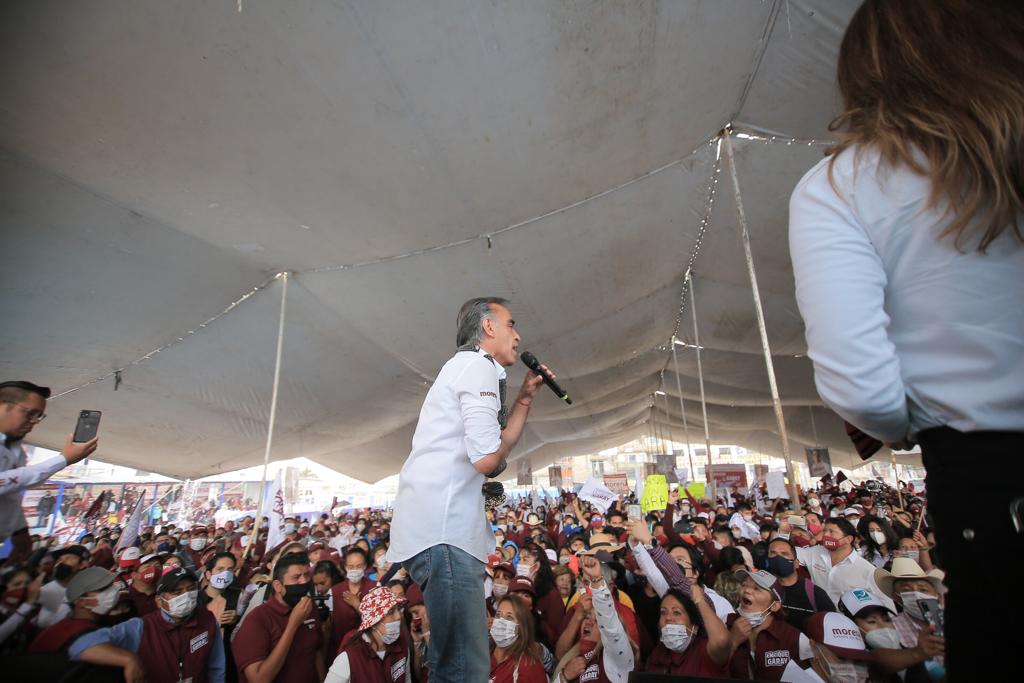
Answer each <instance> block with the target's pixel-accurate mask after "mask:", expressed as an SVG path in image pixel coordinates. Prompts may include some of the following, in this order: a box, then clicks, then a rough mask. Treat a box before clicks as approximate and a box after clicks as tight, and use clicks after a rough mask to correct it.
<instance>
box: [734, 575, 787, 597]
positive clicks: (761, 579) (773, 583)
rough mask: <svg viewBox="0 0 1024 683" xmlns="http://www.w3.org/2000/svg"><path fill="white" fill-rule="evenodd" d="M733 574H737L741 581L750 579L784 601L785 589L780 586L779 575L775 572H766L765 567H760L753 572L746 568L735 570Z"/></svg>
mask: <svg viewBox="0 0 1024 683" xmlns="http://www.w3.org/2000/svg"><path fill="white" fill-rule="evenodd" d="M733 576H735V577H736V578H737V579H739V580H740V581H746V580H747V579H750V580H751V581H753V582H754V583H755V584H757V587H758V588H760V589H762V590H766V591H768V592H769V593H771V594H772V595H774V596H775V599H776V600H778V601H779V602H782V593H783V591H782V589H781V588H780V587H779V579H778V577H776V576H775V575H774V574H771V573H769V572H766V571H765V570H763V569H758V570H757V571H753V572H750V571H747V570H746V569H740V570H739V571H737V572H735V573H734V574H733Z"/></svg>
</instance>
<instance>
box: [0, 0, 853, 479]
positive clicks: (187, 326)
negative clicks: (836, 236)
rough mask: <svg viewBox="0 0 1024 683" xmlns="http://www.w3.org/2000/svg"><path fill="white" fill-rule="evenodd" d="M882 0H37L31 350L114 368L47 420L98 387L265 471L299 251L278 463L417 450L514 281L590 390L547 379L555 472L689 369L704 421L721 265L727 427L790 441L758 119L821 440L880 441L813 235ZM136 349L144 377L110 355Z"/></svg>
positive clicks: (15, 280) (17, 285)
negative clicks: (832, 325)
mask: <svg viewBox="0 0 1024 683" xmlns="http://www.w3.org/2000/svg"><path fill="white" fill-rule="evenodd" d="M856 4H857V3H856V2H854V1H852V0H843V1H842V2H821V1H819V2H809V1H807V2H798V1H796V0H776V1H774V2H767V1H766V2H760V3H751V2H748V1H747V0H731V1H728V2H697V1H690V2H656V1H649V2H635V3H628V4H625V5H620V4H616V3H601V2H597V1H593V2H571V3H570V2H559V3H550V2H540V1H535V2H527V1H523V2H509V3H477V2H466V1H456V0H434V1H433V2H422V3H379V2H372V1H370V0H356V1H353V2H311V3H289V4H285V5H276V6H274V5H267V4H258V3H251V4H250V3H244V5H243V10H242V11H241V12H238V11H237V9H236V6H235V3H232V2H216V3H214V2H205V3H195V4H194V5H191V6H189V7H188V9H187V10H186V9H185V8H184V7H183V6H182V5H180V4H178V3H165V2H159V1H157V0H143V1H137V2H114V1H110V2H98V3H75V2H54V3H5V5H4V7H3V10H2V12H3V15H2V16H3V19H4V21H3V22H0V37H2V39H3V40H2V45H0V55H2V58H0V79H2V80H0V82H2V83H3V85H4V86H5V93H6V94H7V98H6V103H5V105H4V106H3V107H2V108H0V124H2V125H0V193H2V194H0V197H2V201H0V220H2V221H3V226H4V249H3V258H4V262H5V266H6V267H5V268H3V274H2V275H0V277H2V278H3V286H4V290H5V296H4V299H3V314H4V316H5V319H6V320H7V322H8V324H7V325H5V326H4V329H3V331H2V332H0V335H2V336H3V345H4V349H5V354H4V359H3V361H2V362H3V367H4V373H3V374H4V375H5V376H7V377H19V378H20V377H24V378H30V379H32V380H33V381H36V382H40V383H44V384H49V385H51V386H53V387H54V389H55V390H56V391H57V392H58V393H59V392H62V391H66V390H68V389H71V388H75V387H81V388H79V389H77V390H76V391H73V392H71V393H68V394H66V395H63V396H61V397H59V398H56V399H54V400H52V401H51V403H50V406H49V408H48V412H50V413H51V415H52V417H51V418H50V419H48V420H47V421H46V422H44V423H42V424H41V425H40V426H39V427H37V429H36V432H35V433H34V437H35V438H36V439H37V441H38V442H39V443H40V444H41V445H44V446H50V447H55V446H59V445H60V444H61V443H62V442H63V436H64V434H66V433H67V432H68V431H69V430H70V426H71V425H72V424H73V421H74V419H75V415H76V414H77V411H78V410H79V409H82V408H90V409H99V410H103V411H104V419H103V427H102V433H103V440H102V447H101V451H100V454H99V457H101V458H103V459H105V460H109V461H111V462H115V463H120V464H126V465H133V466H137V467H140V468H143V469H146V470H152V471H158V472H162V473H166V474H169V475H174V476H180V477H196V476H202V475H208V474H214V473H217V472H223V471H229V470H232V469H236V468H239V467H244V466H248V465H252V464H255V463H257V462H260V461H261V460H262V455H263V448H264V440H265V437H266V425H267V418H268V413H269V398H270V393H271V385H272V375H273V359H274V352H275V340H276V334H275V333H276V329H277V320H278V314H279V307H280V294H281V285H280V281H279V280H274V279H272V278H273V276H274V274H275V273H278V272H280V271H283V270H287V271H289V272H290V273H291V274H292V276H291V283H290V286H289V290H288V313H287V321H286V331H285V342H284V357H283V372H282V384H281V394H280V399H279V408H278V416H277V419H278V422H277V430H276V432H275V441H274V451H273V457H274V458H275V459H283V458H290V457H297V456H306V457H309V458H311V459H313V460H316V461H318V462H320V463H323V464H325V465H328V466H330V467H333V468H335V469H337V470H339V471H341V472H344V473H346V474H349V475H351V476H354V477H357V478H360V479H363V480H366V481H374V480H376V479H379V478H381V477H384V476H387V475H390V474H394V473H395V472H397V471H398V469H399V468H400V467H401V464H402V462H403V461H404V459H405V457H406V455H407V453H408V448H409V442H410V439H411V435H412V432H413V429H414V428H415V423H416V419H417V415H418V410H419V406H420V403H421V402H422V399H423V396H424V394H425V392H426V391H427V389H428V388H429V386H430V382H431V381H432V379H433V377H434V376H435V374H436V372H437V370H438V369H439V368H440V366H441V365H442V364H443V363H444V361H445V359H446V358H447V357H448V356H449V355H450V353H451V351H452V347H453V337H454V329H453V328H454V318H455V312H456V310H457V307H458V305H459V304H460V303H461V302H462V301H463V300H465V299H466V298H469V297H471V296H477V295H481V294H493V295H500V296H506V297H508V298H510V299H511V300H512V302H513V311H514V313H515V317H516V319H517V324H518V326H519V327H520V330H521V332H522V334H523V337H524V346H525V347H526V348H529V349H531V350H533V351H534V352H535V353H536V354H537V355H538V356H539V357H541V358H543V359H544V360H545V362H547V363H549V364H550V365H551V366H552V367H555V368H557V370H558V372H559V374H560V376H561V378H562V379H564V384H565V386H567V387H568V388H569V389H570V391H571V392H572V394H573V397H574V399H575V400H576V403H575V404H574V405H573V406H564V405H561V404H559V403H558V402H557V401H555V400H554V399H552V398H550V397H544V398H542V399H541V401H540V402H539V403H538V408H537V410H536V411H535V415H534V416H533V418H532V420H531V422H530V423H529V426H528V429H527V432H526V435H525V436H524V438H523V441H522V443H521V444H520V447H519V448H518V449H517V452H516V457H529V458H531V460H532V463H533V465H534V466H535V467H540V466H543V465H545V464H547V463H549V462H551V461H553V460H554V459H556V458H559V457H563V456H566V455H572V454H577V453H584V452H590V451H594V450H597V449H600V448H604V447H608V446H612V445H618V444H621V443H623V442H625V441H628V440H630V439H632V438H635V437H637V436H640V435H643V434H646V433H648V432H649V430H650V428H651V422H652V421H654V422H657V423H658V424H664V426H666V427H667V420H668V419H667V418H666V415H665V414H664V410H662V409H661V408H660V407H659V408H657V409H655V408H652V392H654V391H655V390H657V389H662V388H663V389H665V390H666V391H669V392H670V393H671V395H670V397H669V398H670V399H671V400H670V401H669V407H670V410H671V411H672V416H671V428H672V430H673V433H674V434H675V436H676V438H677V440H681V439H682V424H681V420H680V416H679V414H678V406H679V404H678V397H677V395H676V393H675V387H676V383H675V377H674V375H673V374H672V372H671V366H670V364H669V361H670V359H671V355H670V346H669V344H670V339H671V337H672V336H673V334H677V335H678V337H679V338H680V339H681V340H683V341H685V342H687V343H689V344H692V343H693V340H694V338H695V337H694V334H693V329H692V324H690V320H689V309H688V308H685V307H684V310H681V309H680V304H681V298H680V296H681V292H683V281H684V274H685V271H686V268H687V265H688V264H689V263H690V262H691V259H692V263H693V273H694V281H695V287H696V295H697V304H698V306H697V308H698V312H699V321H698V322H699V328H700V330H699V331H700V340H701V344H702V345H703V346H704V351H703V358H702V360H703V367H704V379H705V389H706V393H707V398H708V403H709V405H708V422H709V428H710V431H711V434H712V439H713V440H714V441H715V442H735V443H739V444H741V445H744V446H747V447H748V448H754V449H756V450H759V451H761V452H765V453H772V454H776V453H778V451H779V448H780V447H779V440H778V436H777V434H776V433H775V432H776V431H777V427H776V425H775V421H774V418H773V414H772V411H771V398H770V395H769V392H768V383H767V375H766V373H765V368H764V362H763V358H762V356H761V347H760V340H759V338H758V335H757V326H756V322H755V318H754V310H753V304H752V299H751V295H750V287H749V283H748V281H747V279H746V270H745V265H744V261H743V258H742V252H741V250H740V246H739V241H738V230H737V226H736V219H735V216H736V212H735V205H734V201H733V197H732V186H731V184H730V182H729V181H728V177H727V174H726V173H723V172H722V163H723V159H721V158H720V155H719V151H720V150H719V149H718V144H717V142H716V140H715V136H716V135H717V133H718V131H720V130H722V128H723V127H724V126H725V125H727V124H729V123H730V122H733V123H734V126H735V127H736V129H737V130H740V131H749V132H752V133H755V137H748V138H743V137H739V138H734V144H735V150H736V164H737V172H738V175H739V179H740V186H741V190H742V192H743V197H744V205H745V207H746V211H747V214H748V216H749V220H750V227H751V238H752V241H753V248H754V257H755V261H756V263H757V266H758V274H759V278H760V285H761V292H762V297H763V299H764V305H765V313H766V317H767V321H768V327H769V336H770V338H771V344H772V349H773V353H774V354H775V367H776V371H777V372H778V376H779V386H780V391H781V394H782V397H783V400H784V403H785V405H786V416H787V424H788V425H789V429H790V434H791V438H792V440H793V444H794V448H797V447H799V446H800V445H802V444H812V443H814V442H815V441H820V442H821V443H823V444H825V445H828V446H830V447H831V448H832V453H833V462H834V463H835V464H839V465H844V466H851V465H853V464H855V462H856V461H855V456H854V454H853V453H852V452H851V450H850V448H849V445H848V443H847V441H846V439H845V435H844V434H843V432H842V428H841V425H840V423H839V421H838V419H837V418H836V417H835V415H833V414H832V413H830V412H829V411H827V410H825V409H824V408H822V407H821V406H820V401H819V400H818V398H817V396H816V394H815V391H814V385H813V377H812V372H811V367H810V365H809V362H808V361H807V359H806V358H804V357H803V356H802V354H803V353H804V351H805V347H804V341H803V327H802V323H801V321H800V317H799V314H798V312H797V309H796V304H795V301H794V296H793V282H792V272H791V266H790V263H789V258H788V254H787V250H786V239H785V235H786V220H787V219H786V211H787V201H788V196H789V193H790V191H791V189H792V187H793V186H794V184H795V183H796V181H797V180H798V179H799V177H800V176H801V175H802V173H803V172H804V171H805V170H806V169H807V168H808V167H810V166H811V165H813V163H814V162H815V161H816V160H817V159H819V158H820V157H821V154H822V153H823V149H824V148H823V146H822V144H821V143H820V142H810V144H808V142H807V141H808V140H815V139H817V138H822V139H827V135H828V133H827V130H826V128H825V125H826V124H827V122H828V120H829V118H830V117H831V116H832V115H833V114H834V112H835V106H836V96H835V93H834V86H833V80H834V79H833V73H834V64H835V57H836V52H837V48H838V44H839V39H840V36H841V34H842V31H843V29H844V27H845V25H846V22H847V21H848V19H849V16H850V15H851V14H852V12H853V10H854V9H855V7H856ZM762 134H763V137H768V136H771V135H775V136H781V137H780V139H778V140H774V141H772V140H769V141H766V140H765V139H761V137H762ZM789 138H796V139H798V140H799V141H798V142H796V143H793V142H788V141H787V140H788V139H789ZM716 181H717V182H716ZM709 198H713V201H712V202H710V203H709ZM705 218H709V221H708V223H707V228H706V230H704V231H703V235H702V234H701V233H702V220H704V219H705ZM698 245H699V247H700V248H699V251H697V247H698ZM243 297H244V300H243V301H241V302H240V303H238V304H237V305H236V306H233V307H232V304H233V302H238V301H239V300H240V299H242V298H243ZM226 309H230V310H228V311H227V312H226V313H225V310H226ZM211 319H213V320H212V321H211ZM204 321H210V322H209V324H202V323H204ZM154 349H161V351H160V353H157V354H153V355H151V356H150V357H147V358H146V359H145V360H144V361H142V362H133V361H137V360H138V359H140V358H142V357H144V356H146V355H147V354H148V353H149V352H151V351H153V350H154ZM678 352H679V354H680V357H679V361H680V367H679V371H680V384H681V387H682V391H683V398H684V400H685V401H686V407H687V417H688V427H689V430H690V432H691V437H694V436H695V435H697V434H698V433H700V432H702V430H703V425H702V423H701V421H700V419H701V418H700V404H699V390H698V387H697V381H696V376H697V371H696V363H695V353H694V350H693V349H692V348H691V347H684V346H680V347H678ZM118 368H125V369H124V371H123V373H121V374H122V379H123V381H122V382H121V384H120V386H119V387H118V388H117V389H116V390H115V387H114V383H113V382H112V381H109V380H104V381H98V382H97V381H95V380H96V379H97V378H103V377H108V376H109V375H110V373H112V371H113V370H115V369H118ZM521 376H522V374H521V371H520V370H518V369H516V370H514V371H513V372H512V373H511V378H512V380H513V381H515V380H517V379H519V378H521ZM659 406H660V404H659ZM812 410H813V411H814V425H813V426H812V425H811V424H810V423H811V420H810V416H811V411H812ZM815 432H816V433H817V436H815ZM694 440H695V441H698V440H702V436H701V438H700V439H697V438H695V439H694Z"/></svg>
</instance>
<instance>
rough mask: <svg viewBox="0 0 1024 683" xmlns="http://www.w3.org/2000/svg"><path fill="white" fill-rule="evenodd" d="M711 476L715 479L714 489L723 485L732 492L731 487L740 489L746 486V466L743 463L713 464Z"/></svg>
mask: <svg viewBox="0 0 1024 683" xmlns="http://www.w3.org/2000/svg"><path fill="white" fill-rule="evenodd" d="M711 476H712V477H713V478H714V480H715V490H716V491H719V493H720V494H721V491H720V489H722V488H723V487H725V488H727V489H728V490H729V491H730V492H732V489H733V487H734V486H735V487H737V488H739V489H741V490H746V488H747V468H746V466H745V465H717V464H716V465H715V466H714V468H712V470H711Z"/></svg>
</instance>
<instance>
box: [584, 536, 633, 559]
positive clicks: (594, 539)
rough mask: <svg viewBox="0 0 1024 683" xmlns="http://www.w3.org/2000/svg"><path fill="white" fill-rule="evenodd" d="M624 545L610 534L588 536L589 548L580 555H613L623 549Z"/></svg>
mask: <svg viewBox="0 0 1024 683" xmlns="http://www.w3.org/2000/svg"><path fill="white" fill-rule="evenodd" d="M625 547H626V546H625V544H623V543H619V542H618V540H617V539H616V538H615V537H614V536H612V535H611V534H590V547H589V548H588V549H586V550H584V551H583V552H581V553H580V555H597V554H598V553H599V552H602V551H603V552H606V553H614V552H618V551H619V550H622V549H623V548H625Z"/></svg>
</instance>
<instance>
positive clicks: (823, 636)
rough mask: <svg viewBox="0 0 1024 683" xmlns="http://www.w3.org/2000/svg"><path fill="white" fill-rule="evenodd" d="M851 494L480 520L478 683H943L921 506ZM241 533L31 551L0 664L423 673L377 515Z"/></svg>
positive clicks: (898, 498)
mask: <svg viewBox="0 0 1024 683" xmlns="http://www.w3.org/2000/svg"><path fill="white" fill-rule="evenodd" d="M848 489H849V485H848V484H847V485H845V486H834V485H832V484H831V482H830V481H828V480H826V482H825V484H819V485H818V487H817V488H816V489H813V490H808V491H806V493H805V494H804V497H803V499H802V500H801V501H800V505H799V506H798V507H796V509H793V506H789V505H788V502H789V501H785V500H775V501H766V500H765V499H764V496H763V492H762V491H758V490H756V489H752V490H751V491H750V492H748V496H747V497H746V498H744V497H742V496H735V497H733V496H730V499H731V500H730V502H731V503H732V505H731V506H728V507H727V506H726V505H724V504H722V503H721V501H720V500H719V501H718V502H717V504H712V503H711V502H710V501H708V500H696V499H694V498H693V497H692V496H690V495H689V494H688V493H687V492H686V490H685V487H684V488H683V489H682V490H681V491H675V490H674V491H672V493H671V494H670V500H669V503H668V505H667V507H666V508H665V509H664V510H652V511H649V512H648V513H647V514H646V515H644V516H642V517H640V518H637V517H629V516H628V515H627V511H628V509H629V506H630V505H632V504H633V503H635V496H629V497H626V498H620V500H619V501H618V502H616V503H613V504H612V506H611V507H610V508H609V509H607V510H602V509H601V508H600V507H595V506H594V505H593V504H591V503H588V502H586V501H583V500H581V499H579V498H578V497H577V496H576V495H574V494H573V493H571V492H565V493H563V494H562V495H561V496H560V497H559V498H557V499H556V498H550V497H539V496H536V495H534V496H531V497H526V498H524V499H522V500H516V501H512V502H510V503H509V502H507V503H506V504H504V505H501V506H498V507H495V508H494V509H491V510H489V511H488V516H489V521H490V522H491V525H492V530H493V533H494V538H495V542H494V550H493V553H492V554H491V556H490V558H489V561H488V563H487V566H486V574H487V578H486V580H485V584H484V586H485V593H486V595H485V597H486V606H487V625H488V626H487V628H488V633H487V637H488V642H489V648H490V652H491V681H495V682H504V681H520V682H522V683H535V682H541V681H556V682H559V683H569V682H570V681H626V680H627V677H628V676H629V674H630V673H631V672H634V671H636V672H656V673H665V674H676V675H691V676H702V677H707V678H715V677H722V678H741V679H753V680H780V679H781V678H782V677H783V672H784V671H786V670H787V667H790V675H793V674H792V671H793V669H792V667H800V668H801V669H810V670H813V671H814V672H816V673H817V675H818V676H820V677H821V678H822V679H824V680H827V681H864V680H869V679H870V680H879V681H885V680H890V679H891V680H896V678H894V677H898V678H900V679H902V680H904V681H930V680H941V679H942V678H943V653H944V641H943V637H942V606H943V601H944V588H943V585H942V577H943V573H942V570H941V569H940V567H941V564H942V562H941V558H940V557H937V556H936V554H935V552H934V537H933V536H932V528H931V525H930V523H929V520H928V516H927V514H926V512H927V509H926V500H925V499H924V497H923V496H913V495H911V494H910V493H908V492H906V491H905V490H901V491H896V490H894V489H891V488H889V487H887V486H885V485H883V484H881V483H880V482H877V481H870V482H866V486H863V487H858V488H853V489H852V490H849V491H848ZM633 511H634V512H635V508H634V510H633ZM255 522H256V520H255V519H254V518H252V517H246V518H244V519H242V520H240V521H239V522H238V523H237V524H236V523H234V522H227V523H225V525H224V526H223V527H216V528H214V527H208V526H192V527H190V528H181V527H177V526H175V525H167V526H152V527H151V526H146V527H143V528H141V529H140V533H139V534H138V537H137V539H136V540H135V541H134V542H133V543H131V544H129V545H127V546H126V547H123V548H121V549H118V550H116V551H115V548H116V547H117V546H118V542H119V540H120V534H121V533H122V529H121V527H119V526H113V527H102V528H100V529H98V530H96V531H95V532H94V533H91V534H89V535H87V536H83V537H82V538H80V539H75V540H74V542H72V543H71V544H70V545H65V546H63V547H56V543H55V539H54V538H52V537H42V538H39V539H38V540H37V541H35V543H34V549H33V551H32V554H31V556H30V557H29V558H28V559H27V560H26V561H24V562H21V563H18V564H11V563H8V564H7V565H5V566H4V567H3V576H2V582H3V593H2V594H3V599H2V604H0V620H2V621H0V638H2V642H0V648H2V652H3V654H4V655H5V657H11V656H13V655H20V657H17V658H16V659H18V660H20V661H28V662H32V661H33V659H34V658H38V657H41V656H49V657H51V658H52V657H53V656H54V655H57V656H59V657H61V658H66V659H65V660H60V661H66V662H67V666H68V667H77V669H76V670H77V671H78V672H79V674H80V675H82V676H101V675H102V674H103V672H107V673H108V675H109V674H110V672H115V671H116V676H117V678H118V679H120V678H121V676H123V678H124V680H126V681H141V680H148V681H162V680H175V681H177V680H188V679H190V678H191V679H192V680H195V681H199V680H207V681H214V682H216V681H243V682H249V683H255V682H256V681H260V682H263V681H282V682H284V681H287V682H289V683H300V682H308V683H320V682H322V681H329V682H330V683H341V682H343V681H427V680H429V677H430V671H429V668H428V665H427V663H428V652H429V649H430V646H431V624H430V621H429V617H428V614H427V610H426V608H425V600H424V591H423V589H422V587H421V586H418V585H417V584H416V583H414V582H413V581H412V580H411V578H410V576H409V574H408V572H407V571H406V570H405V568H403V567H402V566H400V565H397V564H396V565H392V564H390V563H389V562H388V561H387V550H388V543H389V534H390V522H391V515H390V512H389V511H387V510H366V511H363V512H362V513H359V514H345V515H340V516H332V515H329V514H322V515H320V516H319V517H318V518H312V519H305V518H297V517H288V518H286V519H285V520H284V526H283V529H282V531H283V533H284V541H283V542H281V543H279V544H278V545H277V546H276V547H273V548H267V547H266V540H267V530H266V528H265V526H264V527H263V528H261V529H260V530H259V531H258V532H257V536H256V537H255V538H254V537H253V533H254V524H255ZM86 665H88V666H86ZM110 667H114V668H110ZM122 672H123V673H122Z"/></svg>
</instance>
